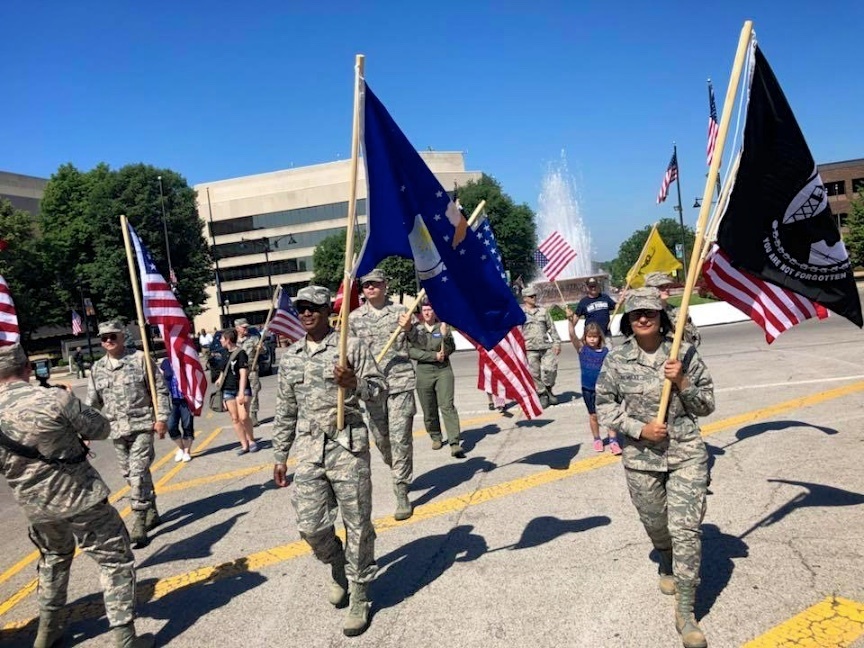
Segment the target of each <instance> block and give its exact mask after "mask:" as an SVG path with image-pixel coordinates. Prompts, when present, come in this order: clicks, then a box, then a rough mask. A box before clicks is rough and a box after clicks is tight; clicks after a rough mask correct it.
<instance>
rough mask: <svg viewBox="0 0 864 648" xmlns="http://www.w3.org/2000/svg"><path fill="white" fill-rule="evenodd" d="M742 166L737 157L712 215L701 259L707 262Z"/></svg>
mask: <svg viewBox="0 0 864 648" xmlns="http://www.w3.org/2000/svg"><path fill="white" fill-rule="evenodd" d="M739 164H741V154H740V153H739V154H738V155H736V156H735V162H734V163H733V164H732V169H731V171H730V173H729V178H728V179H727V180H726V185H725V186H724V187H723V189H722V191H721V192H720V195H719V197H718V198H717V206H716V207H715V208H714V213H713V214H712V215H711V220H710V221H709V222H708V228H707V230H706V231H705V244H704V245H703V247H702V256H701V258H700V259H699V261H700V264H701V262H703V261H705V257H707V256H708V252H709V251H710V250H711V243H713V242H714V239H715V238H717V228H719V227H720V217H721V216H722V215H723V210H724V209H726V202H727V201H728V200H729V194H730V193H732V187H733V186H734V184H735V176H736V175H738V165H739Z"/></svg>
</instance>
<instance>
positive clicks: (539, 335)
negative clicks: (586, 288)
mask: <svg viewBox="0 0 864 648" xmlns="http://www.w3.org/2000/svg"><path fill="white" fill-rule="evenodd" d="M522 298H523V300H524V304H523V305H522V310H523V311H525V323H524V324H523V325H522V336H523V337H524V338H525V351H526V352H527V353H528V367H529V369H530V370H531V377H532V378H534V386H535V387H536V389H537V394H538V395H539V396H540V404H541V405H542V406H543V407H549V406H550V405H557V404H558V397H557V396H555V394H553V393H552V388H553V387H554V386H555V379H556V378H557V377H558V354H559V353H561V336H559V335H558V330H557V329H556V328H555V323H554V322H553V321H552V316H551V315H550V314H549V311H547V310H546V309H545V308H541V307H538V306H537V289H536V288H534V286H528V287H527V288H525V289H524V290H522Z"/></svg>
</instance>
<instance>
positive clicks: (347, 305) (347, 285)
mask: <svg viewBox="0 0 864 648" xmlns="http://www.w3.org/2000/svg"><path fill="white" fill-rule="evenodd" d="M365 67H366V57H365V56H364V55H363V54H358V55H357V56H356V58H355V59H354V120H353V125H352V128H351V171H350V174H351V176H350V187H349V189H348V231H347V233H346V236H345V272H344V276H343V279H342V286H343V289H342V308H341V309H340V311H339V366H340V367H344V366H346V363H347V362H348V313H350V312H351V293H350V291H351V280H352V279H353V276H352V275H353V273H354V267H353V264H352V263H351V260H352V259H353V258H354V222H355V220H356V218H357V167H358V166H359V162H360V119H361V115H360V111H361V105H360V104H361V101H362V97H361V84H362V83H363V82H364V79H365V74H364V72H365ZM336 429H337V430H344V429H345V389H344V388H342V387H340V388H339V393H338V395H337V400H336Z"/></svg>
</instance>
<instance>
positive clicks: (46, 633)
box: [33, 611, 66, 648]
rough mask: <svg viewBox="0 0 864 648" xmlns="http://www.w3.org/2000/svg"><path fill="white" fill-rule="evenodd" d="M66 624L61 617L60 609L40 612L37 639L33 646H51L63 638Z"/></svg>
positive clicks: (48, 647) (42, 647) (49, 647)
mask: <svg viewBox="0 0 864 648" xmlns="http://www.w3.org/2000/svg"><path fill="white" fill-rule="evenodd" d="M65 629H66V624H65V623H64V622H63V620H61V618H60V612H59V611H51V612H40V613H39V630H38V631H37V632H36V641H34V642H33V648H51V647H52V646H56V645H58V644H59V643H60V640H61V639H63V632H64V630H65Z"/></svg>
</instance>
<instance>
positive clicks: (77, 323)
mask: <svg viewBox="0 0 864 648" xmlns="http://www.w3.org/2000/svg"><path fill="white" fill-rule="evenodd" d="M83 332H84V323H83V322H82V321H81V316H80V315H79V314H78V311H76V310H74V309H73V310H72V335H81V333H83Z"/></svg>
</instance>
